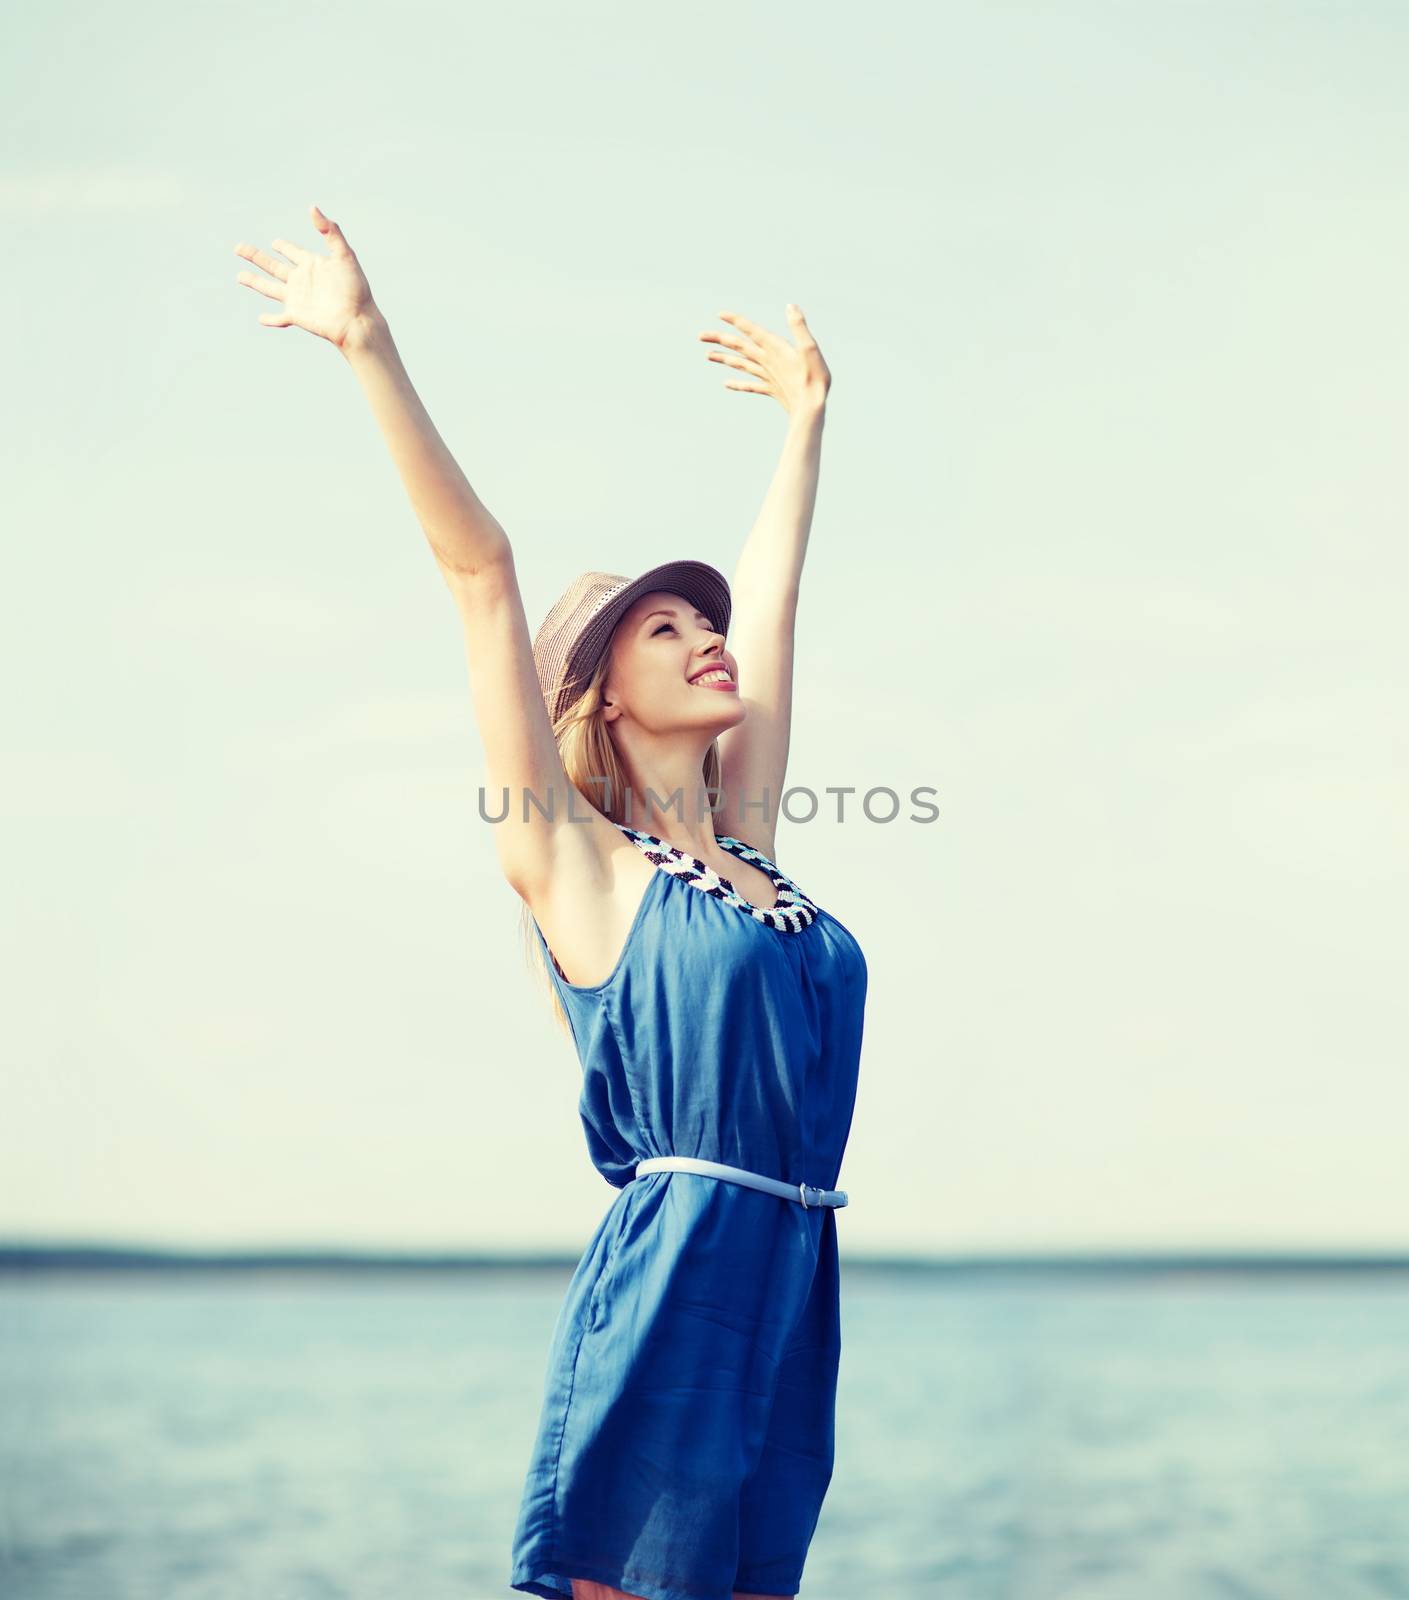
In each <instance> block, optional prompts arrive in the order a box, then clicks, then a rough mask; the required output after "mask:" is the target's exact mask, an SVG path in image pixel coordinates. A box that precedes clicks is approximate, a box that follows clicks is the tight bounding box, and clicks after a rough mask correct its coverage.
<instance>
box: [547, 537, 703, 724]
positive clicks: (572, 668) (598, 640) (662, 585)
mask: <svg viewBox="0 0 1409 1600" xmlns="http://www.w3.org/2000/svg"><path fill="white" fill-rule="evenodd" d="M653 589H665V590H668V591H669V592H670V593H671V594H678V595H682V596H683V597H684V598H685V599H686V600H690V601H692V602H693V603H694V604H695V605H697V606H698V607H699V608H700V610H701V611H703V612H704V613H705V615H706V616H708V618H709V620H710V621H711V622H712V623H713V624H714V626H715V628H716V630H717V631H718V632H720V633H722V634H726V635H727V634H728V632H729V621H730V617H731V615H732V613H733V601H732V599H731V597H730V594H729V583H728V580H727V579H726V578H725V576H724V574H723V573H722V572H719V571H718V570H716V569H715V568H714V567H711V566H710V565H709V564H708V563H707V562H704V561H666V562H663V563H662V564H661V565H660V566H658V567H652V568H651V569H650V571H649V572H643V573H642V574H641V576H640V577H639V578H633V579H632V581H631V582H630V583H628V584H627V585H626V587H625V588H623V589H619V590H618V591H617V592H616V593H615V594H614V595H613V596H612V597H611V599H610V600H608V601H607V602H606V604H605V605H604V606H603V607H602V609H601V610H600V611H599V612H597V613H596V615H595V616H594V617H593V618H592V619H591V621H590V622H589V623H588V624H587V626H586V627H585V628H584V629H583V630H582V632H581V633H580V634H579V635H578V636H577V638H576V639H575V640H574V641H573V645H572V648H571V649H570V650H569V651H568V656H567V661H566V663H565V664H564V668H563V675H562V680H561V682H560V684H559V686H558V691H557V697H556V704H555V705H554V706H553V707H552V709H551V718H552V721H554V722H556V721H557V720H558V718H559V717H561V716H562V715H563V713H564V712H565V711H567V710H568V708H569V707H570V706H571V705H572V704H573V702H574V701H575V700H577V699H578V698H580V696H581V695H582V693H583V691H584V690H585V689H586V687H587V684H588V681H589V680H590V679H591V677H592V674H593V672H595V671H596V669H597V665H598V663H599V662H600V661H601V659H602V655H603V653H604V652H605V651H606V649H607V647H608V646H609V645H610V644H611V639H612V634H613V633H615V631H616V627H617V624H618V623H619V622H620V621H621V619H622V618H623V617H624V616H625V615H626V613H627V612H628V611H629V610H630V609H631V607H632V606H633V605H635V603H636V602H637V601H638V600H639V599H640V598H641V596H642V595H643V594H649V593H650V592H651V591H652V590H653Z"/></svg>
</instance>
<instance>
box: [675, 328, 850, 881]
mask: <svg viewBox="0 0 1409 1600" xmlns="http://www.w3.org/2000/svg"><path fill="white" fill-rule="evenodd" d="M719 315H720V319H721V320H722V321H727V322H730V323H732V324H733V326H734V327H735V328H737V329H738V330H739V331H738V333H737V334H721V333H718V332H715V331H713V330H711V331H710V332H708V333H702V334H701V335H700V338H701V339H703V340H705V341H707V342H710V343H714V344H719V345H723V346H724V350H723V351H721V352H717V353H716V352H711V353H710V360H711V361H719V362H722V363H723V364H725V365H726V366H730V367H734V368H736V369H737V370H738V371H740V372H743V373H746V374H748V375H749V376H750V377H751V378H752V379H753V380H754V381H752V382H749V381H745V380H744V379H732V378H731V379H730V380H728V382H727V383H726V384H725V387H726V388H729V389H736V390H738V391H740V392H741V393H745V394H765V395H772V397H773V398H774V399H775V400H777V401H778V402H779V404H780V405H782V407H783V409H784V410H785V411H786V412H787V413H788V432H787V437H786V438H785V439H784V441H783V453H782V458H781V459H780V461H779V462H778V466H777V469H776V470H775V472H774V474H773V481H772V482H771V483H770V484H769V486H768V493H767V495H766V496H765V497H764V501H763V507H762V509H761V510H760V512H759V514H758V519H757V521H756V522H755V523H754V525H753V529H752V531H751V532H750V534H749V536H748V539H747V541H746V542H745V544H744V548H743V551H742V553H741V554H740V556H739V560H738V564H737V566H736V567H735V569H734V577H733V582H732V584H731V589H732V596H733V602H734V605H733V616H732V618H731V620H730V623H729V649H730V650H731V651H732V652H733V654H734V656H735V658H736V659H737V661H738V663H739V694H740V697H741V698H742V699H743V701H744V703H745V705H746V706H747V707H748V716H747V717H745V719H744V720H743V721H742V722H740V723H738V724H736V725H735V726H734V727H732V728H727V729H726V730H725V731H724V732H723V733H722V734H720V736H719V756H720V768H721V777H720V781H721V784H722V787H723V790H724V794H723V797H722V798H723V804H722V806H721V809H720V810H719V811H718V812H717V813H716V815H715V821H714V827H715V832H716V833H717V834H720V835H730V834H732V835H733V836H734V837H735V838H738V839H742V840H744V841H745V843H747V844H751V845H753V846H754V848H755V849H757V850H761V851H762V852H763V853H764V855H766V856H768V857H769V858H770V859H773V852H774V839H775V835H776V832H777V825H778V802H779V799H780V797H781V795H782V792H783V779H784V776H785V774H786V772H787V766H788V745H789V743H790V740H791V734H792V693H793V636H794V630H795V626H796V621H797V603H798V594H799V590H800V588H801V583H802V563H803V559H804V557H805V556H806V554H807V539H808V534H809V533H810V532H811V529H812V511H813V507H814V505H815V504H816V501H817V477H818V472H819V470H820V466H821V460H822V429H823V425H824V423H825V420H826V406H827V392H828V390H829V388H830V387H831V373H830V372H829V371H828V368H827V363H826V362H825V361H824V360H823V359H822V352H821V351H820V350H819V349H818V347H817V341H816V340H815V339H814V338H813V337H812V334H811V332H810V330H809V329H808V326H807V322H806V320H805V319H804V317H803V314H802V312H801V311H799V310H798V308H797V307H796V306H791V305H790V306H789V307H788V321H789V323H790V325H791V328H792V332H793V335H794V337H795V339H796V341H797V342H796V344H792V343H789V341H788V340H787V339H785V338H783V337H782V336H781V335H779V334H776V333H772V332H770V331H769V330H768V329H767V328H762V327H759V326H758V324H757V323H753V322H750V321H749V320H748V319H747V318H746V317H741V316H738V315H736V314H735V313H733V312H728V311H721V312H720V314H719ZM765 791H766V792H767V810H766V811H765V810H764V808H763V806H762V804H761V803H760V802H762V800H763V798H764V793H765ZM745 801H747V802H748V804H747V805H745V804H744V802H745Z"/></svg>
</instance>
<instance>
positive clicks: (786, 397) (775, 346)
mask: <svg viewBox="0 0 1409 1600" xmlns="http://www.w3.org/2000/svg"><path fill="white" fill-rule="evenodd" d="M787 316H788V322H789V324H790V326H791V328H792V333H793V337H794V338H795V339H796V340H797V343H796V344H790V343H789V342H788V340H787V339H785V338H784V337H783V336H782V335H781V334H777V333H771V332H770V331H769V330H768V329H767V328H761V327H759V325H758V324H757V323H756V322H750V321H749V319H748V318H747V317H741V316H739V315H738V314H737V313H736V312H733V311H721V312H720V313H719V319H720V321H721V322H728V323H732V324H733V326H734V327H736V328H737V329H738V330H739V335H742V337H740V336H739V335H734V334H728V333H715V332H713V331H712V330H711V331H710V332H709V333H702V334H701V335H700V338H701V339H703V340H705V341H706V342H707V343H711V344H720V345H723V346H724V347H725V351H732V352H734V353H733V354H726V353H725V351H714V350H712V351H711V352H710V356H709V359H710V360H711V361H722V362H723V363H724V365H725V366H727V367H736V368H737V369H738V370H739V371H740V372H747V373H750V374H751V375H752V376H753V377H755V378H757V379H758V380H759V381H758V382H757V383H741V382H739V381H738V380H737V379H735V378H730V379H728V380H727V381H726V382H725V385H724V387H725V388H726V389H738V390H739V391H740V392H741V393H743V394H771V395H772V396H773V398H774V399H775V400H776V401H778V403H779V404H780V405H781V406H782V408H783V410H784V411H787V412H789V413H792V412H793V411H795V410H797V409H798V408H799V407H802V406H808V405H815V406H821V405H823V404H824V403H825V401H826V398H827V390H828V389H829V388H830V387H831V383H832V374H831V373H830V371H828V369H827V363H826V362H825V361H824V360H823V359H822V352H821V351H820V350H819V349H818V348H817V341H816V340H815V339H814V338H813V337H812V333H811V330H810V329H809V328H808V326H807V319H806V318H805V317H804V316H803V314H802V312H801V311H799V310H798V308H797V307H796V306H794V305H790V306H789V307H788V310H787Z"/></svg>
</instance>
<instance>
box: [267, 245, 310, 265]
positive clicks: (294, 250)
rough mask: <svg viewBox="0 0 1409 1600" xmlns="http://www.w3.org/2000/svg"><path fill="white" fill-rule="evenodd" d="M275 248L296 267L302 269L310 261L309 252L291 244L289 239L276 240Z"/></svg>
mask: <svg viewBox="0 0 1409 1600" xmlns="http://www.w3.org/2000/svg"><path fill="white" fill-rule="evenodd" d="M274 248H275V249H276V250H277V251H279V253H280V254H281V255H286V256H287V257H288V258H289V260H290V261H292V262H293V264H294V265H295V266H296V267H301V266H302V265H303V263H304V262H305V261H307V260H308V251H307V250H303V249H301V248H300V247H299V246H298V245H296V244H290V243H289V241H288V240H287V239H276V240H275V241H274Z"/></svg>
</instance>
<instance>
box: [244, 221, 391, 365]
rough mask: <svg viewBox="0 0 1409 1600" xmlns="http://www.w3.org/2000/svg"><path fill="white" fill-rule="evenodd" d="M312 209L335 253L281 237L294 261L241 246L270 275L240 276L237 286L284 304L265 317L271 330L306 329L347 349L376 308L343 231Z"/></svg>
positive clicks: (283, 250) (277, 244)
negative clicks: (317, 252) (355, 331)
mask: <svg viewBox="0 0 1409 1600" xmlns="http://www.w3.org/2000/svg"><path fill="white" fill-rule="evenodd" d="M308 210H309V214H310V215H311V216H312V218H313V226H314V227H315V228H317V230H318V231H319V233H321V234H322V235H323V237H324V238H325V239H326V240H327V241H328V249H329V251H330V252H331V253H330V254H329V255H326V256H320V255H315V254H314V252H313V251H311V250H303V249H301V248H300V247H299V246H298V245H296V244H290V243H289V241H288V240H287V239H276V240H275V241H274V249H275V250H277V251H279V253H280V254H281V255H285V256H287V257H288V258H289V259H288V261H280V260H278V259H277V258H276V257H274V256H271V255H266V254H265V252H264V251H263V250H256V249H255V247H254V246H253V245H252V244H237V245H236V246H235V254H236V255H237V256H243V257H244V258H245V260H246V261H253V262H254V264H255V266H257V267H262V268H263V269H264V271H265V272H267V273H268V274H269V276H268V277H267V278H257V277H256V276H255V275H254V273H252V272H238V273H236V274H235V282H236V283H243V284H244V285H245V286H246V287H247V288H250V289H255V290H257V291H258V292H259V293H260V294H264V295H268V296H269V298H270V299H271V300H277V301H279V302H280V306H281V309H280V310H278V311H270V312H265V313H264V314H263V315H261V317H260V319H259V320H260V321H261V322H262V323H263V324H264V326H265V327H266V328H305V329H307V331H308V332H309V333H316V334H317V335H318V336H319V338H321V339H327V340H328V341H329V342H330V343H331V344H335V345H336V346H337V347H338V349H339V350H341V349H342V347H343V344H344V342H345V340H346V339H347V337H348V334H349V332H350V331H351V330H352V329H354V328H356V327H357V326H358V325H359V323H360V322H361V320H362V319H365V318H367V317H369V316H370V315H372V314H373V313H374V312H375V311H376V305H375V303H374V301H373V299H372V290H371V286H370V285H369V284H368V282H367V280H366V278H365V277H364V276H363V274H362V268H361V266H360V265H359V264H358V260H357V257H356V256H355V255H353V253H352V248H351V246H350V245H349V244H348V242H347V240H346V239H344V238H343V235H342V229H341V228H339V227H338V225H337V223H336V222H329V221H328V219H327V217H325V216H324V215H323V213H322V212H321V211H320V210H319V209H318V207H317V206H309V208H308ZM290 263H292V265H290Z"/></svg>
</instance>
